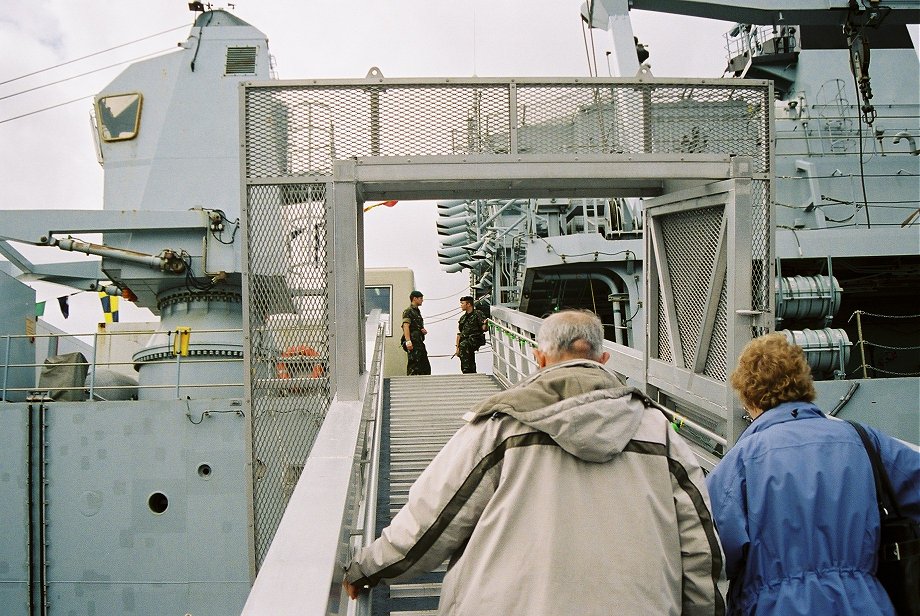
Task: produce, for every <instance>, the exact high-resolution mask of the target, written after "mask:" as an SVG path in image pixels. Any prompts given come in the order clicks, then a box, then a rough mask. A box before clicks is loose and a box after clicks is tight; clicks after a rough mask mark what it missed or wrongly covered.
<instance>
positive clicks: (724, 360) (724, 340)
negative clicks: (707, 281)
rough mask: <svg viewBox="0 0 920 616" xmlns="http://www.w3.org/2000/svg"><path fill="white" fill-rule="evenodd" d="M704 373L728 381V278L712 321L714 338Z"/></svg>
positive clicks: (720, 293) (724, 281) (723, 282)
mask: <svg viewBox="0 0 920 616" xmlns="http://www.w3.org/2000/svg"><path fill="white" fill-rule="evenodd" d="M703 374H705V375H706V376H708V377H710V378H712V379H715V380H717V381H719V382H723V383H724V382H727V381H728V280H723V281H722V289H721V290H720V291H719V306H718V308H716V317H715V321H713V323H712V338H710V340H709V351H708V353H707V354H706V364H705V366H704V367H703Z"/></svg>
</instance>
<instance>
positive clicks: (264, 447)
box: [245, 184, 331, 566]
mask: <svg viewBox="0 0 920 616" xmlns="http://www.w3.org/2000/svg"><path fill="white" fill-rule="evenodd" d="M247 201H248V204H247V208H246V213H245V215H246V222H247V225H246V228H247V243H248V259H249V277H248V280H249V284H248V297H249V304H248V305H249V315H248V316H249V330H250V335H251V338H250V362H249V370H250V374H249V382H250V395H251V400H252V409H251V413H252V451H253V453H252V455H253V473H254V476H253V511H254V518H255V519H254V522H255V526H254V529H255V530H254V533H255V557H256V564H257V566H258V565H260V564H261V562H262V560H263V558H264V557H265V554H266V552H267V550H268V547H269V545H270V544H271V540H272V538H273V536H274V534H275V530H276V529H277V527H278V523H279V522H280V521H281V516H282V515H283V513H284V509H285V507H286V506H287V503H288V500H289V498H290V496H291V494H292V492H293V490H294V486H295V485H296V484H297V480H298V478H299V477H300V471H301V470H302V469H303V465H304V462H305V461H306V459H307V456H308V455H309V452H310V448H311V446H312V444H313V441H314V439H315V437H316V434H317V432H318V431H319V428H320V426H321V425H322V423H323V419H324V418H325V414H326V410H327V409H328V407H329V400H330V387H329V379H330V369H331V366H330V363H329V333H328V327H329V308H328V297H327V296H328V289H327V270H328V258H327V246H326V241H327V238H326V185H325V184H282V185H254V186H250V187H249V188H248V194H247Z"/></svg>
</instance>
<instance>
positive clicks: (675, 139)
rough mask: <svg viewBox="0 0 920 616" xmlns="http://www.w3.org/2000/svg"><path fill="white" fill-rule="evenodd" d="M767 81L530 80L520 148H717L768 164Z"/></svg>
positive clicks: (520, 110) (523, 92) (519, 96)
mask: <svg viewBox="0 0 920 616" xmlns="http://www.w3.org/2000/svg"><path fill="white" fill-rule="evenodd" d="M766 103H767V97H766V92H765V89H764V88H763V87H744V86H739V85H737V84H731V85H720V86H715V85H710V84H706V85H699V84H696V85H693V86H690V85H685V84H680V85H670V84H663V83H647V82H645V83H638V84H624V83H622V82H619V83H611V84H604V85H590V84H569V85H528V84H518V85H517V88H516V108H517V126H518V128H517V133H518V137H517V143H518V152H519V153H544V154H552V153H559V152H565V153H578V154H583V153H620V154H633V153H676V152H687V153H701V152H705V153H718V154H732V155H741V156H750V157H752V158H753V159H754V169H755V170H756V171H760V172H762V171H766V170H767V169H768V168H769V156H768V149H767V143H766V142H767V138H766V135H767V134H768V133H767V127H768V126H769V123H768V121H767V119H766V117H765V116H766V115H767V112H766V107H765V105H766Z"/></svg>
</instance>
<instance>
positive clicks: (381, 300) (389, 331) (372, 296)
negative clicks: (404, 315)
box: [364, 285, 393, 336]
mask: <svg viewBox="0 0 920 616" xmlns="http://www.w3.org/2000/svg"><path fill="white" fill-rule="evenodd" d="M378 308H379V309H380V320H381V321H383V322H384V323H386V335H387V336H392V335H393V287H391V286H390V285H386V286H370V287H364V316H365V317H368V316H370V314H371V311H372V310H376V309H378Z"/></svg>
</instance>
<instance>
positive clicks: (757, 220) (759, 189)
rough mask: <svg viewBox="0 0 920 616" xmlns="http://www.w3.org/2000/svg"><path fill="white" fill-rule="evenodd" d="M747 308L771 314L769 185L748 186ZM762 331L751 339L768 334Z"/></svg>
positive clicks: (758, 329)
mask: <svg viewBox="0 0 920 616" xmlns="http://www.w3.org/2000/svg"><path fill="white" fill-rule="evenodd" d="M751 205H752V209H751V259H752V262H751V267H752V270H751V303H752V305H751V308H753V309H754V310H758V311H760V312H766V313H772V312H773V298H774V291H773V286H772V285H771V283H770V280H771V276H770V274H771V273H772V267H773V255H772V250H771V247H772V245H773V242H772V239H771V233H772V229H773V220H772V218H771V208H770V181H769V180H753V181H752V182H751ZM768 331H769V330H768V329H767V328H764V327H755V329H754V331H753V335H754V337H756V336H760V335H762V334H766V333H768Z"/></svg>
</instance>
